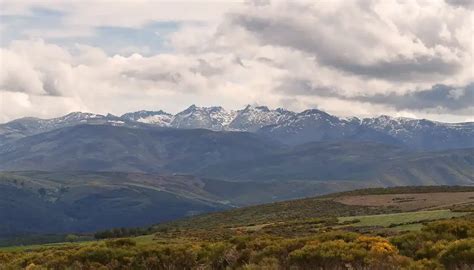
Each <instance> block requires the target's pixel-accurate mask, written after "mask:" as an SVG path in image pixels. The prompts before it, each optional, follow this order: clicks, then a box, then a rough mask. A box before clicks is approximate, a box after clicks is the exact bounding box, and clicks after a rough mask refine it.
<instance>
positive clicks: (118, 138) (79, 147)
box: [0, 125, 282, 172]
mask: <svg viewBox="0 0 474 270" xmlns="http://www.w3.org/2000/svg"><path fill="white" fill-rule="evenodd" d="M280 147H282V146H281V145H280V144H278V143H275V142H272V141H269V140H267V139H264V138H262V137H259V136H257V135H256V134H252V133H246V132H213V131H210V130H203V129H194V130H186V129H162V128H160V129H157V128H144V129H139V128H126V127H120V126H108V125H79V126H73V127H67V128H62V129H57V130H53V131H50V132H46V133H41V134H37V135H34V136H29V137H26V138H22V139H19V140H17V141H15V142H13V143H10V144H6V145H3V146H0V170H92V171H135V172H137V171H141V172H192V171H194V170H197V169H199V168H202V167H205V166H207V165H209V164H215V163H217V162H222V161H228V160H246V159H251V158H254V157H255V156H258V155H262V154H265V153H269V152H271V151H274V150H276V149H279V148H280Z"/></svg>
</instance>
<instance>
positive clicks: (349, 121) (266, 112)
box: [0, 104, 474, 149]
mask: <svg viewBox="0 0 474 270" xmlns="http://www.w3.org/2000/svg"><path fill="white" fill-rule="evenodd" d="M78 124H102V125H114V126H117V125H119V126H127V127H132V128H133V127H141V126H143V125H145V126H152V127H165V128H177V129H209V130H213V131H246V132H255V133H258V134H261V135H264V136H267V137H270V138H273V139H276V140H279V141H281V142H284V143H287V144H301V143H306V142H313V141H328V140H329V141H331V140H359V141H376V142H382V143H390V144H403V145H405V146H408V147H411V148H415V149H447V148H462V147H474V140H472V137H473V136H474V123H472V122H471V123H454V124H453V123H441V122H435V121H430V120H426V119H413V118H406V117H392V116H388V115H381V116H378V117H373V118H363V119H360V118H357V117H337V116H334V115H331V114H328V113H326V112H324V111H322V110H318V109H308V110H305V111H302V112H299V113H296V112H293V111H289V110H287V109H284V108H277V109H271V108H268V107H267V106H261V105H247V106H245V107H244V108H242V109H240V110H236V111H232V110H231V111H228V110H226V109H224V108H223V107H221V106H210V107H199V106H196V105H195V104H193V105H191V106H189V107H188V108H186V109H185V110H183V111H181V112H179V113H177V114H174V115H173V114H170V113H167V112H165V111H163V110H156V111H146V110H141V111H136V112H130V113H126V114H123V115H122V116H115V115H111V114H108V115H106V116H104V115H101V114H94V113H84V112H72V113H69V114H67V115H65V116H62V117H57V118H53V119H39V118H32V117H27V118H21V119H17V120H14V121H11V122H9V123H6V124H1V125H0V144H3V143H7V142H8V141H10V140H14V139H17V138H22V137H25V136H29V135H33V134H37V133H41V132H45V131H50V130H53V129H58V128H62V127H67V126H73V125H78Z"/></svg>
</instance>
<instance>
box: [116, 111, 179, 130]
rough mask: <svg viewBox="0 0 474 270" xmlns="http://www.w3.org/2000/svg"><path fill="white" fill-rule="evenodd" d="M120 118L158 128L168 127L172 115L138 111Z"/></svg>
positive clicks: (160, 112) (162, 112) (161, 112)
mask: <svg viewBox="0 0 474 270" xmlns="http://www.w3.org/2000/svg"><path fill="white" fill-rule="evenodd" d="M121 118H123V119H126V120H129V121H137V122H140V123H146V124H152V125H156V126H160V127H169V126H170V124H171V121H172V120H173V115H172V114H169V113H166V112H164V111H162V110H160V111H138V112H131V113H126V114H124V115H122V116H121Z"/></svg>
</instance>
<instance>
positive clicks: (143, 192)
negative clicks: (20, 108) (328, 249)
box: [0, 171, 365, 238]
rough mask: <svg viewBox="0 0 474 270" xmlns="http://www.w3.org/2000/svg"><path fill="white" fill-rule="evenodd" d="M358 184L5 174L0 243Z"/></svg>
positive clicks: (0, 177)
mask: <svg viewBox="0 0 474 270" xmlns="http://www.w3.org/2000/svg"><path fill="white" fill-rule="evenodd" d="M361 187H365V186H364V185H355V184H351V183H310V182H294V181H286V182H285V181H279V182H260V183H255V182H239V183H235V182H227V181H222V180H216V179H207V178H199V177H194V176H189V175H157V174H142V173H129V172H128V173H126V172H85V171H56V172H40V171H23V172H3V173H0V220H1V222H0V228H1V230H0V238H1V237H5V236H14V235H15V234H24V233H69V232H93V231H97V230H103V229H107V228H111V227H129V226H147V225H151V224H156V223H158V222H164V221H168V220H172V219H177V218H182V217H187V216H192V215H197V214H201V213H205V212H212V211H217V210H224V209H229V208H234V207H236V206H245V205H251V204H257V203H267V202H274V201H280V200H285V199H294V198H299V197H308V196H315V195H320V194H325V193H330V192H334V191H340V190H348V189H351V188H352V189H354V188H361ZM289 189H292V192H288V190H289ZM125 213H126V214H125Z"/></svg>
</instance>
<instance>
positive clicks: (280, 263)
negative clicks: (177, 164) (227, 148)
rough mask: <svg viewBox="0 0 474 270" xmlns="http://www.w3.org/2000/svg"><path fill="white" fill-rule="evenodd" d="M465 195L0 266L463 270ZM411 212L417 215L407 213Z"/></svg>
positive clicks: (386, 203)
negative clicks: (432, 208) (431, 208)
mask: <svg viewBox="0 0 474 270" xmlns="http://www.w3.org/2000/svg"><path fill="white" fill-rule="evenodd" d="M435 195H436V196H438V195H442V196H440V197H441V198H443V199H440V200H438V201H437V202H436V203H435V204H436V205H435V206H436V207H438V208H439V209H437V210H430V209H427V208H430V207H433V204H432V202H430V201H426V200H425V199H424V198H425V197H426V196H435ZM473 195H474V188H472V187H442V186H430V187H403V188H390V189H366V190H357V191H351V192H345V193H339V194H333V195H327V196H323V197H315V198H308V199H303V200H294V201H286V202H279V203H273V204H266V205H259V206H252V207H246V208H242V209H235V210H230V211H224V212H218V213H211V214H205V215H200V216H195V217H190V218H186V219H182V220H178V221H174V222H170V223H165V224H161V225H157V226H154V227H152V228H149V229H147V230H142V231H140V230H125V229H113V230H109V231H103V232H99V233H97V234H96V237H97V238H100V239H102V238H107V239H106V240H96V241H88V242H78V243H74V242H73V241H75V240H70V241H71V242H69V243H57V244H47V245H33V246H17V247H6V248H0V264H2V265H5V266H7V267H10V268H12V269H15V267H16V268H26V267H28V268H34V267H46V268H48V267H49V268H51V267H52V268H55V267H56V268H59V269H62V267H63V268H64V267H71V266H74V267H82V268H83V269H97V268H100V267H106V268H108V269H122V268H126V269H203V268H204V269H297V270H300V269H301V270H304V269H347V268H349V269H370V270H375V269H420V270H424V269H440V270H443V269H447V270H451V269H453V270H455V269H456V270H457V269H471V268H472V266H474V260H473V257H472V255H473V254H474V253H473V251H472V247H473V245H474V242H473V239H474V230H473V229H474V220H473V214H472V211H473V210H474V209H473V208H472V207H473V206H474V196H473ZM374 196H378V199H377V200H373V199H372V198H374ZM359 198H366V199H367V200H362V201H361V200H359ZM453 198H457V200H456V202H454V203H453V202H452V201H451V200H452V199H453ZM459 198H462V199H459ZM341 200H342V201H341ZM415 204H416V205H417V209H414V208H411V209H409V208H410V207H411V206H412V205H415ZM407 207H408V208H407ZM460 207H461V208H460ZM137 232H138V233H140V232H148V233H150V232H154V233H153V234H149V235H142V236H136V234H135V233H137ZM117 237H120V238H117ZM109 238H112V239H109ZM114 238H116V239H114ZM69 239H74V238H73V237H69ZM7 269H9V268H7Z"/></svg>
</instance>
